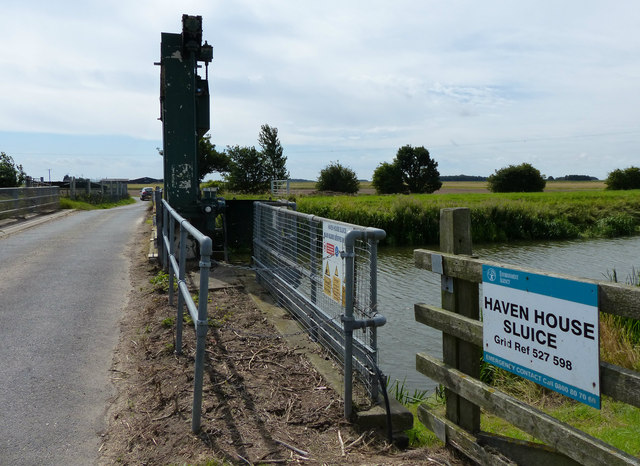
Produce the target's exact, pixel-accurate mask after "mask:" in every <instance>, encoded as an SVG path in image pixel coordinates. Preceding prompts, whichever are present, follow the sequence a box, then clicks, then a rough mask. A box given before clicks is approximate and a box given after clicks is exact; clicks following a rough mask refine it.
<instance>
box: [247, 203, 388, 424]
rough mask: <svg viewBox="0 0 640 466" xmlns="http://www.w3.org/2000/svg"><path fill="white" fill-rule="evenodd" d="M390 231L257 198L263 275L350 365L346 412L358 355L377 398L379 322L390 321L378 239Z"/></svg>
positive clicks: (256, 256)
mask: <svg viewBox="0 0 640 466" xmlns="http://www.w3.org/2000/svg"><path fill="white" fill-rule="evenodd" d="M384 236H385V232H384V231H383V230H379V229H376V228H364V227H361V226H357V225H351V224H348V223H342V222H338V221H334V220H330V219H325V218H321V217H316V216H313V215H308V214H303V213H299V212H296V211H293V210H289V209H288V208H286V207H277V206H271V205H267V204H265V203H260V202H256V203H255V204H254V234H253V238H254V242H253V245H254V248H253V260H254V263H255V267H256V278H257V279H258V281H259V282H260V283H261V284H262V285H263V286H265V287H266V288H267V289H268V290H269V291H270V292H271V294H272V295H274V296H275V297H276V298H277V300H278V302H279V304H280V305H282V306H283V307H285V308H286V309H287V310H288V311H289V312H290V313H291V314H292V315H293V316H294V317H295V318H296V319H297V320H298V321H299V322H300V323H301V324H302V325H303V327H305V328H306V329H307V330H308V332H309V334H310V336H311V337H312V338H313V339H314V340H316V341H318V342H319V343H321V344H322V345H323V346H324V347H326V348H327V349H328V350H329V351H330V352H331V354H332V355H333V356H334V358H335V359H336V360H338V361H340V362H342V363H343V364H344V368H345V415H346V416H347V417H349V416H350V415H351V393H352V392H351V390H352V388H351V373H352V360H353V370H355V373H356V374H357V376H358V377H359V379H360V380H361V381H362V382H363V383H364V385H365V387H366V388H367V391H368V392H369V395H370V396H371V397H372V398H373V399H376V398H377V390H378V386H377V383H376V373H375V365H377V362H378V347H377V336H376V327H377V326H379V325H383V324H384V322H385V320H384V317H382V316H381V315H379V314H378V309H377V298H376V297H377V244H378V241H380V240H381V239H383V238H384ZM352 337H353V338H352ZM351 354H352V355H353V358H352V357H351Z"/></svg>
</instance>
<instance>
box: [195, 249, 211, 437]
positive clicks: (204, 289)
mask: <svg viewBox="0 0 640 466" xmlns="http://www.w3.org/2000/svg"><path fill="white" fill-rule="evenodd" d="M212 252H213V247H212V243H211V238H209V237H208V236H205V237H204V239H203V240H202V241H201V242H200V294H199V298H198V299H199V301H198V321H197V322H196V336H197V342H196V361H195V366H196V367H195V373H194V380H193V411H192V412H193V414H192V417H191V431H192V432H198V431H199V430H200V417H201V413H202V378H203V375H204V350H205V345H206V338H207V330H208V328H209V324H208V319H207V305H208V303H207V301H208V300H209V269H210V268H211V254H212Z"/></svg>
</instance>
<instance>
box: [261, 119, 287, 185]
mask: <svg viewBox="0 0 640 466" xmlns="http://www.w3.org/2000/svg"><path fill="white" fill-rule="evenodd" d="M258 144H259V145H260V148H261V149H262V153H263V154H264V156H265V159H266V164H267V167H266V170H267V174H268V176H269V178H270V179H272V180H287V179H289V172H288V171H287V167H286V164H287V158H286V157H284V156H283V155H282V152H283V149H282V145H281V144H280V140H279V139H278V128H274V127H271V126H269V125H262V126H261V127H260V134H259V135H258Z"/></svg>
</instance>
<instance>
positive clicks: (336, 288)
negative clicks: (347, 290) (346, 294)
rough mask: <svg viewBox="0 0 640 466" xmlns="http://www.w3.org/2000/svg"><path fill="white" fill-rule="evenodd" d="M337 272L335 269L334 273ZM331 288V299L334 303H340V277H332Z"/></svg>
mask: <svg viewBox="0 0 640 466" xmlns="http://www.w3.org/2000/svg"><path fill="white" fill-rule="evenodd" d="M337 270H338V269H336V271H337ZM332 288H333V294H332V296H331V297H332V298H333V300H334V301H337V302H341V301H342V299H341V296H340V295H341V294H342V293H340V291H341V287H340V277H338V276H336V275H334V276H333V286H332Z"/></svg>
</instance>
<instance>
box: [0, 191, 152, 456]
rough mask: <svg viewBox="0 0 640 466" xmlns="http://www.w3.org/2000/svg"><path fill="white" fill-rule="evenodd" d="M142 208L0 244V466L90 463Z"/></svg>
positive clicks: (70, 221)
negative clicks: (131, 243) (131, 252)
mask: <svg viewBox="0 0 640 466" xmlns="http://www.w3.org/2000/svg"><path fill="white" fill-rule="evenodd" d="M148 205H149V204H148V203H141V202H137V203H136V204H133V205H130V206H125V207H119V208H116V209H109V210H94V211H83V212H77V213H73V214H71V215H69V216H66V217H63V218H59V219H56V220H53V221H51V222H47V223H44V224H41V225H38V226H35V227H33V228H29V229H26V230H23V231H20V232H18V233H14V234H11V235H9V236H6V237H0V400H1V402H0V465H36V464H37V465H44V464H56V465H58V464H65V465H80V464H82V465H86V464H92V463H94V462H95V460H96V458H97V452H98V448H99V445H100V436H99V433H100V431H101V430H102V429H104V427H106V423H105V422H106V417H105V414H106V409H107V407H108V400H109V397H110V396H112V395H113V394H114V393H113V387H112V386H111V383H110V372H109V368H110V365H111V360H112V356H113V350H114V348H115V345H116V343H117V341H118V336H119V327H118V323H119V321H120V318H121V312H122V309H123V308H124V307H125V305H126V303H127V296H128V292H129V289H130V280H129V275H128V269H129V261H130V259H129V253H128V249H129V248H128V245H129V244H130V239H131V238H132V237H133V232H134V231H135V229H136V227H138V226H139V225H140V222H142V221H143V220H144V213H145V208H146V207H147V206H148Z"/></svg>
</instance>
